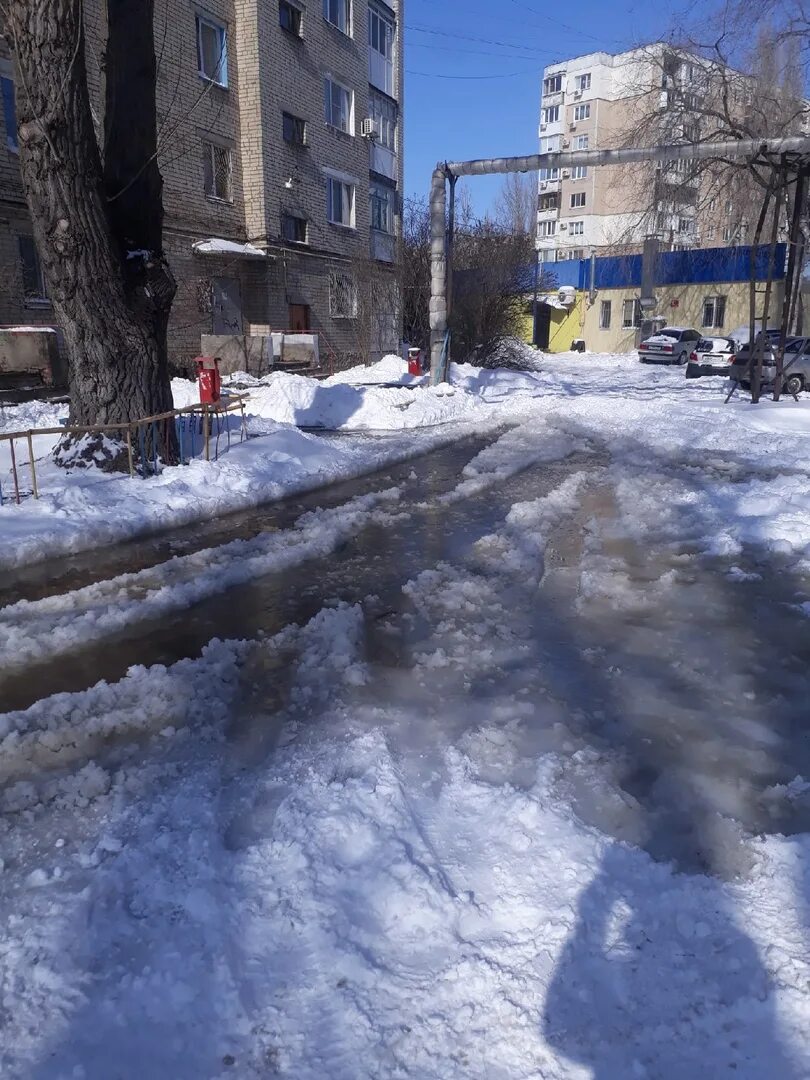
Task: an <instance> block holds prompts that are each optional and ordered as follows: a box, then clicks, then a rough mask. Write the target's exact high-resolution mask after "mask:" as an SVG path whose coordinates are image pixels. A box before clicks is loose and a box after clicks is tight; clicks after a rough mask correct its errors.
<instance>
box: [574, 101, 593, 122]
mask: <svg viewBox="0 0 810 1080" xmlns="http://www.w3.org/2000/svg"><path fill="white" fill-rule="evenodd" d="M590 115H591V103H590V102H588V103H587V104H585V105H575V106H574V122H575V123H577V122H578V121H580V120H588V119H590Z"/></svg>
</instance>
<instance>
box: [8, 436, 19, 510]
mask: <svg viewBox="0 0 810 1080" xmlns="http://www.w3.org/2000/svg"><path fill="white" fill-rule="evenodd" d="M8 445H9V446H10V447H11V472H12V475H13V477H14V501H15V502H16V503H17V506H19V505H20V482H19V479H18V478H17V456H16V454H15V453H14V440H13V439H9V440H8Z"/></svg>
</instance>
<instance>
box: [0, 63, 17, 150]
mask: <svg viewBox="0 0 810 1080" xmlns="http://www.w3.org/2000/svg"><path fill="white" fill-rule="evenodd" d="M4 68H5V65H4ZM6 70H7V71H8V74H6ZM6 70H3V71H2V74H0V90H2V92H3V116H4V117H5V121H6V146H7V147H8V148H9V150H13V151H14V152H15V153H17V152H18V151H19V149H20V144H19V142H18V140H17V98H16V95H15V91H14V80H13V79H12V77H11V65H9V66H8V69H6Z"/></svg>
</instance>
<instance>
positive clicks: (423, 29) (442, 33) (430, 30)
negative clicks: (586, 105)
mask: <svg viewBox="0 0 810 1080" xmlns="http://www.w3.org/2000/svg"><path fill="white" fill-rule="evenodd" d="M405 29H406V30H412V31H413V32H414V33H417V34H434V35H435V36H436V37H449V38H454V39H457V40H459V41H477V42H478V43H479V44H483V45H498V46H500V47H501V48H504V49H519V50H520V51H522V52H529V53H534V54H535V55H538V54H539V55H543V56H549V55H552V54H551V53H550V52H549V50H548V49H536V48H534V46H532V45H517V44H515V43H514V42H512V41H496V40H495V39H494V38H483V37H472V36H471V35H469V34H457V33H456V32H455V31H453V32H452V33H451V32H450V31H449V30H437V29H435V28H434V27H431V26H414V25H412V24H409V23H406V24H405Z"/></svg>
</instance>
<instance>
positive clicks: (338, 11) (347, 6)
mask: <svg viewBox="0 0 810 1080" xmlns="http://www.w3.org/2000/svg"><path fill="white" fill-rule="evenodd" d="M323 17H324V18H325V19H326V21H327V22H330V23H331V24H332V25H333V26H336V27H337V28H338V30H342V31H343V33H344V34H351V18H352V10H351V0H323Z"/></svg>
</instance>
